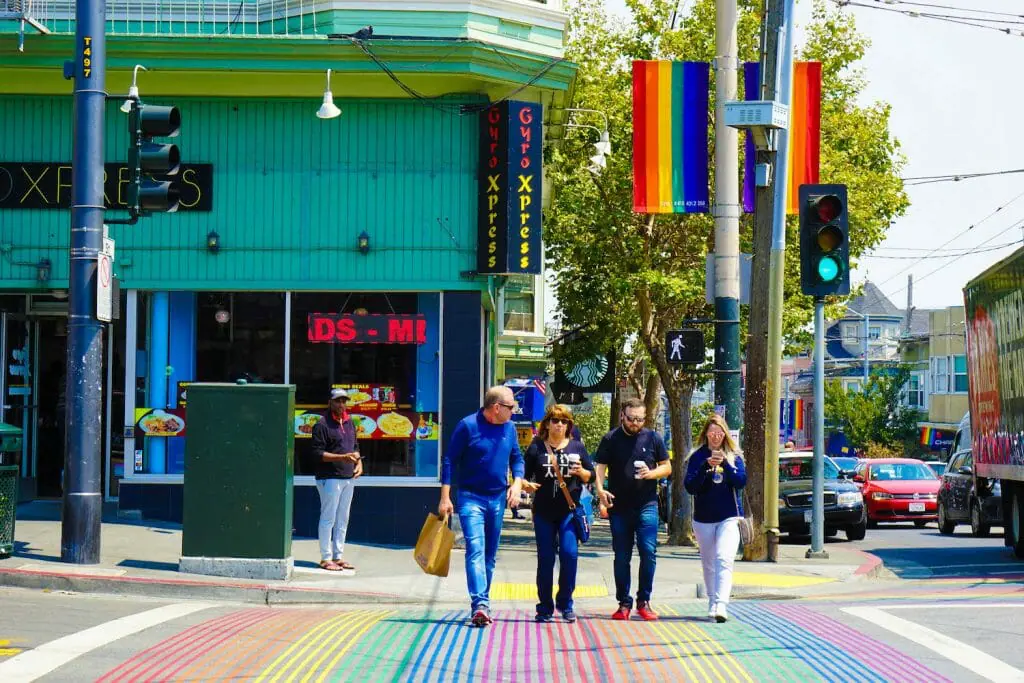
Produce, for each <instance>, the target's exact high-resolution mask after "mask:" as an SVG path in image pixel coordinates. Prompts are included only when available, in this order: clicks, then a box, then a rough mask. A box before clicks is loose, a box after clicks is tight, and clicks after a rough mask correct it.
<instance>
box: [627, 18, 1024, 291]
mask: <svg viewBox="0 0 1024 683" xmlns="http://www.w3.org/2000/svg"><path fill="white" fill-rule="evenodd" d="M856 1H857V2H860V3H862V4H866V5H873V6H874V7H872V8H858V7H847V8H846V9H844V11H845V12H849V13H852V14H853V15H854V16H855V17H856V21H857V26H858V28H859V29H860V31H861V33H862V34H864V35H865V36H866V37H867V38H868V39H869V40H870V41H871V46H870V47H869V48H868V52H867V54H866V56H865V58H864V60H863V62H862V67H863V69H864V76H865V78H866V80H867V81H868V87H867V90H866V92H865V100H866V101H875V100H879V101H884V102H888V103H889V104H891V105H892V120H891V130H892V133H893V134H894V135H895V137H896V138H897V139H898V140H899V141H900V144H901V145H902V151H903V153H904V155H905V156H906V157H907V165H906V168H905V171H904V175H905V177H908V178H911V177H920V176H935V175H946V174H956V173H976V172H988V171H997V170H1004V169H1015V168H1024V136H1022V135H1021V132H1020V124H1019V123H1018V122H1019V121H1020V120H1021V118H1022V114H1024V89H1022V88H1021V86H1020V68H1019V66H1018V65H1021V64H1024V37H1021V36H1008V35H1005V34H1002V33H998V32H996V31H991V30H982V29H977V28H970V27H967V26H960V25H955V24H951V23H947V22H940V21H935V20H931V19H926V18H911V17H907V16H903V15H900V14H895V13H891V12H887V11H884V9H879V7H883V8H884V7H890V8H891V7H892V6H891V5H885V4H883V2H884V0H883V2H879V1H878V0H856ZM916 1H917V2H920V3H928V4H938V5H947V6H956V7H969V8H975V9H986V10H992V11H997V12H1013V13H1016V14H1018V15H1022V16H1021V17H1020V18H1019V19H1018V21H1020V22H1022V23H1021V24H1019V25H1017V26H1016V28H1019V29H1024V2H1021V0H916ZM686 4H688V2H687V0H683V5H684V6H685V5H686ZM607 7H608V8H609V10H610V11H613V12H623V11H624V3H623V2H622V1H621V0H607ZM811 7H812V3H811V1H810V0H797V17H796V19H797V24H798V30H797V34H796V36H797V41H798V42H799V40H800V31H799V25H800V24H805V23H806V22H807V20H808V19H809V16H810V11H811ZM903 7H906V6H903ZM920 9H921V11H929V10H927V9H925V8H923V7H922V8H920ZM930 11H936V12H939V11H944V12H945V13H947V14H963V13H962V12H955V11H952V10H930ZM827 180H828V179H827V178H822V181H823V182H827ZM907 190H908V194H909V196H910V200H911V206H910V209H909V210H908V211H907V213H906V215H905V216H904V217H902V218H900V219H898V220H897V222H896V223H895V224H894V225H893V226H892V227H891V228H890V230H889V233H888V236H887V238H886V240H885V241H884V242H883V243H882V244H881V245H879V247H878V249H876V250H875V251H874V253H872V254H870V255H867V256H866V257H863V258H862V259H861V261H860V263H859V264H858V266H857V268H856V269H855V271H854V279H855V280H857V281H859V282H862V281H863V280H864V279H865V278H869V279H870V280H871V281H872V282H874V283H875V284H877V285H879V287H880V288H881V289H882V291H883V292H884V293H885V294H886V295H887V296H889V297H890V298H891V299H892V301H893V303H895V304H896V305H897V306H898V307H900V308H903V307H905V306H906V303H907V291H906V284H907V275H908V274H913V276H914V280H915V283H914V305H915V306H916V307H917V308H941V307H945V306H953V305H962V303H963V293H962V288H963V286H964V285H965V284H966V282H967V281H968V280H969V279H970V278H972V277H973V276H975V275H976V274H978V273H980V272H981V271H983V270H984V269H985V268H987V267H988V266H989V265H990V264H993V263H995V262H997V261H998V260H999V259H1001V258H1003V257H1005V256H1006V255H1008V254H1010V253H1012V252H1013V250H1014V249H1015V248H1016V247H1017V246H1018V245H1019V244H1021V242H1022V240H1024V230H1022V227H1021V226H1024V174H1011V175H1002V176H993V177H988V178H978V179H973V180H962V181H960V182H955V183H954V182H945V183H936V184H925V185H917V186H909V187H908V188H907ZM1000 207H1003V208H1000ZM997 209H998V210H997ZM1018 222H1021V225H1017V223H1018ZM971 226H973V227H971ZM947 242H948V244H947ZM1011 242H1013V243H1015V244H1014V245H1013V246H1007V247H1004V248H1001V249H997V250H993V251H985V252H982V253H976V254H970V255H967V256H964V257H962V258H958V259H953V258H936V257H938V256H948V255H950V254H952V255H957V254H960V253H963V251H964V250H971V249H987V248H989V247H992V246H998V245H1004V244H1007V243H1011ZM938 247H941V249H942V250H943V251H939V252H936V253H934V254H929V253H928V252H929V251H930V250H932V249H935V248H938ZM950 250H952V251H950ZM894 257H895V258H894ZM920 257H926V258H923V259H920Z"/></svg>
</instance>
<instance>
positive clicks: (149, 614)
mask: <svg viewBox="0 0 1024 683" xmlns="http://www.w3.org/2000/svg"><path fill="white" fill-rule="evenodd" d="M212 606H213V605H210V604H207V603H202V602H190V603H181V604H174V605H165V606H163V607H157V608H155V609H151V610H147V611H145V612H140V613H138V614H131V615H129V616H127V617H121V618H120V619H114V620H113V621H108V622H106V623H103V624H100V625H99V626H93V627H92V628H87V629H85V630H84V631H79V632H78V633H73V634H71V635H69V636H64V637H63V638H57V639H56V640H51V641H50V642H48V643H45V644H43V645H40V646H39V647H37V648H35V649H33V650H28V651H27V652H22V653H21V654H18V655H15V656H14V657H11V658H10V659H8V660H7V661H5V662H3V663H2V664H0V680H3V681H10V682H11V683H13V682H14V681H19V682H24V683H27V682H28V681H34V680H36V679H37V678H40V677H42V676H45V675H46V674H48V673H50V672H51V671H53V670H55V669H57V668H59V667H61V666H64V665H65V664H67V663H68V662H70V661H71V660H73V659H76V658H77V657H81V656H82V655H84V654H86V653H88V652H91V651H93V650H95V649H96V648H99V647H102V646H104V645H109V644H110V643H112V642H114V641H115V640H120V639H121V638H124V637H125V636H130V635H132V634H134V633H138V632H139V631H143V630H145V629H147V628H151V627H153V626H156V625H158V624H162V623H164V622H167V621H171V620H172V619H179V618H181V617H184V616H187V615H189V614H193V613H195V612H199V611H201V610H204V609H209V608H210V607H212Z"/></svg>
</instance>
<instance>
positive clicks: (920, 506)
mask: <svg viewBox="0 0 1024 683" xmlns="http://www.w3.org/2000/svg"><path fill="white" fill-rule="evenodd" d="M910 511H911V512H924V503H911V504H910Z"/></svg>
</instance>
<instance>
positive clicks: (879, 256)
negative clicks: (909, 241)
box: [862, 240, 1024, 261]
mask: <svg viewBox="0 0 1024 683" xmlns="http://www.w3.org/2000/svg"><path fill="white" fill-rule="evenodd" d="M1021 244H1024V242H1022V241H1021V240H1017V241H1016V242H1007V243H1005V244H996V245H993V246H991V247H985V248H984V249H966V250H964V249H961V250H959V251H958V252H957V253H955V254H936V255H934V256H932V255H925V256H889V255H886V254H865V255H864V256H863V257H862V258H873V259H886V260H890V261H935V260H938V259H944V258H961V257H962V256H970V255H971V254H984V253H985V252H989V251H998V250H1000V249H1005V248H1006V247H1012V246H1020V245H1021Z"/></svg>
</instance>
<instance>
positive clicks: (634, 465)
mask: <svg viewBox="0 0 1024 683" xmlns="http://www.w3.org/2000/svg"><path fill="white" fill-rule="evenodd" d="M619 419H620V420H621V421H622V425H621V426H620V427H617V428H615V429H613V430H612V431H610V432H608V433H607V434H605V435H604V437H603V438H602V439H601V444H600V445H599V446H598V447H597V455H596V457H595V461H596V462H597V479H596V480H595V482H594V485H595V488H596V489H597V496H598V499H599V500H600V501H601V503H602V504H603V505H604V506H605V507H606V508H607V509H608V521H609V524H610V525H611V529H612V549H613V550H614V551H615V598H616V600H618V601H619V609H617V610H616V611H615V614H613V615H612V619H616V620H618V621H627V620H628V619H629V612H630V610H632V609H633V598H632V596H631V595H630V594H629V589H630V576H629V567H630V563H631V562H632V560H633V542H634V539H635V540H636V545H637V548H638V549H639V551H640V577H639V584H640V585H639V586H638V587H637V592H636V612H637V614H639V615H640V617H641V618H643V619H644V620H645V621H655V620H656V619H657V618H658V615H657V614H656V613H655V612H654V611H653V610H652V609H651V591H652V590H653V589H654V567H655V564H656V562H657V551H658V480H659V479H661V478H663V477H669V476H671V475H672V464H671V463H670V462H669V458H668V451H667V450H666V448H665V442H664V441H663V440H662V438H661V435H659V434H658V433H657V432H655V431H652V430H650V429H645V428H644V422H645V421H646V419H647V409H646V408H645V407H644V404H643V403H642V402H641V401H639V400H637V399H635V398H631V399H629V400H627V401H626V402H625V403H624V404H623V405H622V412H621V413H620V415H619ZM606 474H607V477H608V488H607V489H605V487H604V480H605V475H606Z"/></svg>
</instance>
